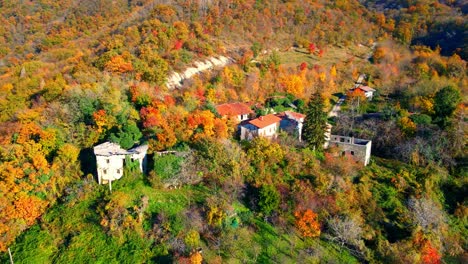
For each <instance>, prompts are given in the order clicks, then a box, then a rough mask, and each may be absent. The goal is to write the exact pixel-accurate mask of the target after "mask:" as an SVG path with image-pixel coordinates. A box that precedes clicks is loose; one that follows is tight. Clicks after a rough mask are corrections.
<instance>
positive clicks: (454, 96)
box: [434, 86, 461, 128]
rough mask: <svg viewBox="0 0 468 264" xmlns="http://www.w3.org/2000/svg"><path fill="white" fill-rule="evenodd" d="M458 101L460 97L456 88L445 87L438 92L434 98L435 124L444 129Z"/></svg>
mask: <svg viewBox="0 0 468 264" xmlns="http://www.w3.org/2000/svg"><path fill="white" fill-rule="evenodd" d="M460 101H461V95H460V91H459V90H458V89H457V88H455V87H453V86H446V87H444V88H442V89H441V90H439V91H438V92H437V93H436V95H435V98H434V112H435V113H434V115H435V118H434V121H435V123H437V124H438V125H439V126H440V127H442V128H444V127H446V126H447V125H448V120H449V118H450V117H451V116H452V115H453V112H454V111H455V109H456V108H457V105H458V104H459V103H460Z"/></svg>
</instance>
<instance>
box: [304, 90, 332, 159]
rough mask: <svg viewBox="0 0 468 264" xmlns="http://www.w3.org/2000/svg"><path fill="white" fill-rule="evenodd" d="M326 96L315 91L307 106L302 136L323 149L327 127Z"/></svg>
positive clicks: (314, 147)
mask: <svg viewBox="0 0 468 264" xmlns="http://www.w3.org/2000/svg"><path fill="white" fill-rule="evenodd" d="M324 108H325V103H324V98H323V96H322V95H321V94H320V92H318V91H317V92H315V93H314V94H313V95H312V96H311V98H310V100H309V103H308V104H307V106H306V108H305V115H306V117H305V120H304V127H303V130H302V138H303V139H304V140H305V142H306V143H307V144H308V146H309V147H312V148H313V149H316V150H322V149H323V144H324V143H325V129H326V127H327V113H326V112H324Z"/></svg>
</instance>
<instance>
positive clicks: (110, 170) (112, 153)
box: [94, 142, 148, 184]
mask: <svg viewBox="0 0 468 264" xmlns="http://www.w3.org/2000/svg"><path fill="white" fill-rule="evenodd" d="M147 151H148V145H140V146H138V147H135V148H132V149H129V150H125V149H122V148H121V147H120V146H119V144H116V143H112V142H104V143H102V144H99V145H97V146H95V147H94V154H95V155H96V168H97V176H98V182H99V184H107V183H109V182H112V181H115V180H118V179H120V178H122V176H123V168H124V161H125V158H126V157H129V158H130V160H131V161H135V160H138V162H139V164H140V171H141V172H143V171H144V169H145V167H146V152H147Z"/></svg>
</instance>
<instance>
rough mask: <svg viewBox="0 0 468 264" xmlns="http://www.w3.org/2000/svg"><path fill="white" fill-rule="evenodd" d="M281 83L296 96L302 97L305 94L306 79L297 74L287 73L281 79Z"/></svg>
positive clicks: (288, 91)
mask: <svg viewBox="0 0 468 264" xmlns="http://www.w3.org/2000/svg"><path fill="white" fill-rule="evenodd" d="M280 82H281V85H283V87H284V89H285V90H286V92H287V93H290V94H292V95H294V96H296V97H302V96H303V95H304V80H303V78H302V77H301V76H299V75H297V74H290V75H286V76H284V77H283V78H281V80H280Z"/></svg>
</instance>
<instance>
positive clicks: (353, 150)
mask: <svg viewBox="0 0 468 264" xmlns="http://www.w3.org/2000/svg"><path fill="white" fill-rule="evenodd" d="M329 147H337V148H338V149H340V155H350V156H353V157H354V159H355V160H356V161H359V162H362V163H363V164H364V166H367V164H369V161H370V156H371V147H372V141H370V140H365V139H360V138H353V137H345V136H337V135H331V137H330V143H329Z"/></svg>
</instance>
